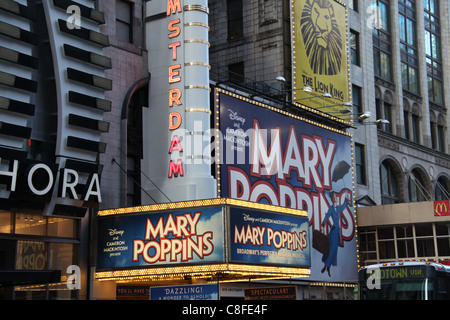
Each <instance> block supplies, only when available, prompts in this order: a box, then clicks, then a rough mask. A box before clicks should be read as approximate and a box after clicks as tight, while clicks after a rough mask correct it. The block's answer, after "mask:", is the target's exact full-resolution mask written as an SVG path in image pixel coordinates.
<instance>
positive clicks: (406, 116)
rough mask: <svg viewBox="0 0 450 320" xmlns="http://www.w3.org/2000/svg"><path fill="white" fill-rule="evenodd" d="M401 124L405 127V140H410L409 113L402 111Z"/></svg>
mask: <svg viewBox="0 0 450 320" xmlns="http://www.w3.org/2000/svg"><path fill="white" fill-rule="evenodd" d="M403 123H404V127H405V139H408V140H409V139H410V137H411V136H410V134H409V112H408V110H404V111H403Z"/></svg>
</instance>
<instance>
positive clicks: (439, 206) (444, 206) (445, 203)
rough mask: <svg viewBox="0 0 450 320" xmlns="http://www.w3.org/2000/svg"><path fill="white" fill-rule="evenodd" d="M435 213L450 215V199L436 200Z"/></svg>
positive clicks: (436, 214) (437, 214)
mask: <svg viewBox="0 0 450 320" xmlns="http://www.w3.org/2000/svg"><path fill="white" fill-rule="evenodd" d="M434 215H435V216H448V215H450V208H449V200H441V201H434Z"/></svg>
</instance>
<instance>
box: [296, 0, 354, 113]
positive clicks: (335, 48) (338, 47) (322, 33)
mask: <svg viewBox="0 0 450 320" xmlns="http://www.w3.org/2000/svg"><path fill="white" fill-rule="evenodd" d="M291 8H292V10H293V11H292V14H291V17H292V45H293V50H292V52H293V72H292V74H293V85H294V91H293V100H294V101H296V102H298V103H300V104H302V105H306V106H308V107H310V108H313V109H319V110H320V111H322V112H324V113H329V114H331V115H333V116H336V117H340V118H342V119H344V120H347V121H350V120H351V119H350V117H349V115H348V114H344V113H342V112H340V111H341V110H343V109H346V108H348V106H345V105H344V103H346V102H351V97H350V81H349V75H348V68H349V66H348V51H347V48H348V46H347V39H348V32H347V14H346V7H345V5H344V4H343V3H341V2H339V1H334V0H301V1H298V0H297V1H292V6H291ZM303 87H310V88H311V89H312V91H309V92H308V91H303V90H298V89H301V88H303ZM295 89H297V90H295ZM324 94H329V95H331V97H329V96H328V95H327V96H328V97H321V96H322V95H324ZM312 96H318V97H317V98H314V99H311V97H312Z"/></svg>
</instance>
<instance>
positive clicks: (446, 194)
mask: <svg viewBox="0 0 450 320" xmlns="http://www.w3.org/2000/svg"><path fill="white" fill-rule="evenodd" d="M434 199H435V200H449V199H450V184H449V182H448V179H446V178H445V177H440V178H439V179H438V180H437V181H436V187H435V188H434Z"/></svg>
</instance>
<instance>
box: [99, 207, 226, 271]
mask: <svg viewBox="0 0 450 320" xmlns="http://www.w3.org/2000/svg"><path fill="white" fill-rule="evenodd" d="M222 228H223V212H222V208H220V207H219V208H201V209H199V210H182V211H166V212H160V213H142V214H136V215H125V216H120V217H115V218H110V219H100V220H99V229H98V230H99V232H98V234H99V250H98V261H97V268H98V269H115V268H133V267H148V266H158V265H174V264H181V263H210V262H217V261H223V260H224V253H223V230H222Z"/></svg>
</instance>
